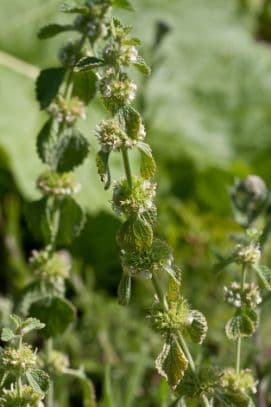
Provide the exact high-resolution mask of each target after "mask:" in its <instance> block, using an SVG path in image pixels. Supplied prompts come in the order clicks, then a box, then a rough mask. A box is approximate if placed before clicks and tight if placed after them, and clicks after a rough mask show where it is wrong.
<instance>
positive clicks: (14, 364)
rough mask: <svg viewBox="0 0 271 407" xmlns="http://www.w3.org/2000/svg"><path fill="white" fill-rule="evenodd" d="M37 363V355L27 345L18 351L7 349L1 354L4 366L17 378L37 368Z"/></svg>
mask: <svg viewBox="0 0 271 407" xmlns="http://www.w3.org/2000/svg"><path fill="white" fill-rule="evenodd" d="M37 361H38V357H37V354H36V353H35V352H33V350H32V348H31V346H30V345H28V344H25V343H23V344H22V345H21V347H20V348H18V349H15V348H12V347H6V348H5V349H4V350H3V351H2V353H1V364H2V366H3V367H4V368H5V369H6V370H7V371H9V372H11V373H13V374H14V375H15V376H16V375H18V374H21V373H22V372H27V371H28V370H31V369H33V368H35V367H36V366H37Z"/></svg>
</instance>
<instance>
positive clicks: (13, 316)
mask: <svg viewBox="0 0 271 407" xmlns="http://www.w3.org/2000/svg"><path fill="white" fill-rule="evenodd" d="M10 319H11V321H12V322H13V324H14V325H15V327H16V329H17V328H19V327H20V326H21V325H22V322H23V321H22V318H20V317H19V316H18V315H16V314H11V315H10Z"/></svg>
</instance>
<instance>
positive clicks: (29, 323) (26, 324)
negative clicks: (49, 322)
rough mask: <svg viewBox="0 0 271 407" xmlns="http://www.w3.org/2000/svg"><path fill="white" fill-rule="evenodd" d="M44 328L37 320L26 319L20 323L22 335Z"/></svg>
mask: <svg viewBox="0 0 271 407" xmlns="http://www.w3.org/2000/svg"><path fill="white" fill-rule="evenodd" d="M44 327H45V324H44V323H42V322H40V320H39V319H37V318H27V319H26V320H25V321H23V323H22V334H23V335H26V334H27V333H29V332H31V331H35V330H39V329H43V328H44Z"/></svg>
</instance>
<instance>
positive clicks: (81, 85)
mask: <svg viewBox="0 0 271 407" xmlns="http://www.w3.org/2000/svg"><path fill="white" fill-rule="evenodd" d="M96 85H97V77H96V75H95V73H94V72H92V71H89V72H76V73H74V76H73V92H72V94H73V96H77V97H79V99H80V100H82V102H84V103H85V104H86V105H88V104H89V102H90V101H91V99H93V98H94V96H95V93H96Z"/></svg>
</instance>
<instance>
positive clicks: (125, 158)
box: [121, 148, 132, 186]
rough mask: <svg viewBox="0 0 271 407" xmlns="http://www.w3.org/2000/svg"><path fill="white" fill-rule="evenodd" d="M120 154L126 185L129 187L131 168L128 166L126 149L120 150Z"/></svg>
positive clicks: (130, 183)
mask: <svg viewBox="0 0 271 407" xmlns="http://www.w3.org/2000/svg"><path fill="white" fill-rule="evenodd" d="M121 152H122V158H123V163H124V169H125V174H126V178H127V181H128V184H129V185H130V186H132V173H131V166H130V161H129V155H128V151H127V149H126V148H122V150H121Z"/></svg>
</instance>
